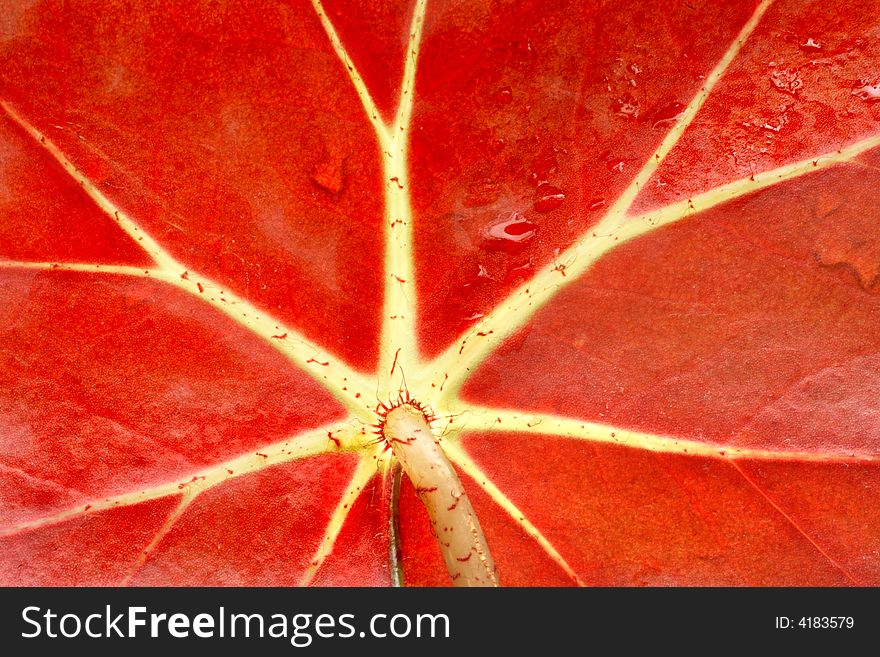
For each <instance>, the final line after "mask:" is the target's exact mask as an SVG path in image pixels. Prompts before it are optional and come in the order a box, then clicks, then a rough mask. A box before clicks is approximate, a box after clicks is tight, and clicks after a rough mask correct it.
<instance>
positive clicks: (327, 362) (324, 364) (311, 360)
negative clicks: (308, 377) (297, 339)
mask: <svg viewBox="0 0 880 657" xmlns="http://www.w3.org/2000/svg"><path fill="white" fill-rule="evenodd" d="M306 362H307V363H317V364H318V365H323V366H324V367H327V366H328V365H329V364H330V361H329V360H328V361H324V362H322V361H320V360H315V359H314V358H309V359H308V360H307V361H306Z"/></svg>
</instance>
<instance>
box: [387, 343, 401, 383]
mask: <svg viewBox="0 0 880 657" xmlns="http://www.w3.org/2000/svg"><path fill="white" fill-rule="evenodd" d="M400 349H401V347H398V348H397V351H395V352H394V362H393V363H391V372H389V376H391V375H392V374H394V368H395V367H397V357H398V356H399V355H400Z"/></svg>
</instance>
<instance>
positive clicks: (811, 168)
mask: <svg viewBox="0 0 880 657" xmlns="http://www.w3.org/2000/svg"><path fill="white" fill-rule="evenodd" d="M878 146H880V134H877V135H874V136H872V137H868V138H866V139H861V140H859V141H856V142H853V143H852V144H850V145H849V146H845V147H843V148H840V149H838V150H836V151H833V152H831V153H824V154H822V155H819V156H817V157H811V158H807V159H805V160H801V161H799V162H792V163H791V164H786V165H784V166H781V167H777V168H776V169H770V170H769V171H763V172H761V173H756V174H754V175H753V176H750V177H748V178H741V179H740V180H734V181H732V182H729V183H725V184H724V185H721V186H719V187H716V188H714V189H710V190H709V191H707V192H703V193H702V194H697V195H696V196H693V197H691V198H689V199H685V200H682V201H678V202H676V203H670V204H669V205H666V206H664V207H662V208H657V209H656V210H650V211H648V212H645V213H643V214H640V215H638V216H630V217H628V218H627V221H626V224H625V225H623V226H621V229H620V230H619V231H618V233H617V234H618V236H619V237H620V240H621V241H623V240H628V239H632V237H637V236H639V235H642V234H644V233H646V232H648V231H650V230H654V229H657V228H659V227H661V226H665V225H666V224H670V223H674V222H676V221H680V220H681V219H685V218H687V217H691V216H693V215H695V214H697V213H699V212H704V211H706V210H708V209H710V208H713V207H715V206H718V205H721V204H722V203H727V202H729V201H732V200H735V199H737V198H740V197H742V196H745V195H747V194H751V193H753V192H757V191H760V190H762V189H765V188H767V187H772V186H774V185H778V184H780V183H783V182H786V181H789V180H793V179H795V178H799V177H801V176H804V175H807V174H810V173H814V172H818V171H822V170H823V169H828V168H829V167H832V166H835V165H839V164H846V163H848V162H851V161H853V160H854V159H855V158H856V157H858V156H859V155H861V154H862V153H864V152H866V151H868V150H871V149H872V148H877V147H878ZM640 224H641V225H640Z"/></svg>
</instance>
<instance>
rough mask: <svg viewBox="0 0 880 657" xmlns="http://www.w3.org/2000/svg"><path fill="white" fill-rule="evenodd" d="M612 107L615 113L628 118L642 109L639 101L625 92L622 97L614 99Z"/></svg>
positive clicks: (633, 116)
mask: <svg viewBox="0 0 880 657" xmlns="http://www.w3.org/2000/svg"><path fill="white" fill-rule="evenodd" d="M612 109H613V110H614V113H615V114H618V115H619V116H625V117H627V118H629V119H634V118H636V117H637V116H638V115H639V114H640V113H641V111H642V107H641V105H640V104H639V101H637V100H636V99H635V98H633V97H632V96H631V95H630V94H626V95H625V96H623V97H622V98H618V99H617V100H616V101H614V105H613V106H612Z"/></svg>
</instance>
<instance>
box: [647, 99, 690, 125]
mask: <svg viewBox="0 0 880 657" xmlns="http://www.w3.org/2000/svg"><path fill="white" fill-rule="evenodd" d="M684 110H685V106H684V105H683V104H682V103H679V102H673V103H669V104H668V105H666V106H665V107H663V108H661V109H659V110H657V111H656V112H655V113H654V126H653V127H654V128H655V129H656V128H668V127H670V126H672V125H674V124H675V122H676V121H677V120H678V117H680V116H681V115H682V114H684Z"/></svg>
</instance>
